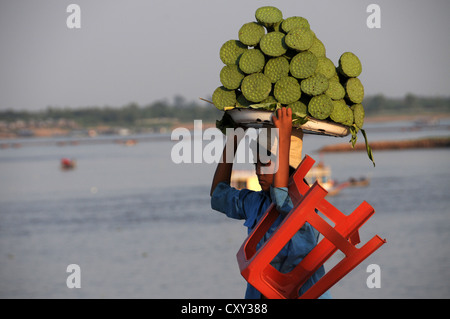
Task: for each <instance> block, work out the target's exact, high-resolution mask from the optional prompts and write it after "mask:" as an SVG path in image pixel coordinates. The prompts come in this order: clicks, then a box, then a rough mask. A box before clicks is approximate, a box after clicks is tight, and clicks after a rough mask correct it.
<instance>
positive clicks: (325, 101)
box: [308, 94, 333, 120]
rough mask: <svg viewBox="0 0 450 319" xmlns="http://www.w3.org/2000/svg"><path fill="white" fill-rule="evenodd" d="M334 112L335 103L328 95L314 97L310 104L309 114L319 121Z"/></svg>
mask: <svg viewBox="0 0 450 319" xmlns="http://www.w3.org/2000/svg"><path fill="white" fill-rule="evenodd" d="M331 112H333V103H332V102H331V99H330V97H329V96H328V95H326V94H321V95H317V96H313V97H312V98H311V100H310V101H309V104H308V113H309V114H310V115H311V116H312V117H314V118H316V119H318V120H324V119H326V118H327V117H328V116H330V114H331Z"/></svg>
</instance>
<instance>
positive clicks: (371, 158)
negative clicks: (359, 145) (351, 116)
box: [361, 129, 375, 167]
mask: <svg viewBox="0 0 450 319" xmlns="http://www.w3.org/2000/svg"><path fill="white" fill-rule="evenodd" d="M361 133H362V134H363V136H364V141H365V142H366V151H367V155H368V156H369V159H370V160H371V161H372V163H373V166H374V167H375V161H374V160H373V152H372V148H371V147H370V145H369V141H368V140H367V135H366V131H364V130H363V129H361Z"/></svg>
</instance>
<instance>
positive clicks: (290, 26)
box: [281, 17, 310, 33]
mask: <svg viewBox="0 0 450 319" xmlns="http://www.w3.org/2000/svg"><path fill="white" fill-rule="evenodd" d="M309 27H310V26H309V22H308V20H306V19H305V18H303V17H289V18H287V19H285V20H284V21H283V22H282V23H281V29H283V31H284V32H285V33H289V31H291V30H294V29H301V28H306V29H309Z"/></svg>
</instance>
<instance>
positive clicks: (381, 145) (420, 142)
mask: <svg viewBox="0 0 450 319" xmlns="http://www.w3.org/2000/svg"><path fill="white" fill-rule="evenodd" d="M369 145H370V147H371V148H372V150H374V151H375V150H404V149H414V148H444V147H450V137H429V138H418V139H413V140H400V141H375V142H369ZM352 151H366V145H365V144H364V143H357V144H355V147H354V148H352V146H351V145H350V143H339V144H334V145H327V146H324V147H322V148H320V149H319V150H318V152H319V153H332V152H352Z"/></svg>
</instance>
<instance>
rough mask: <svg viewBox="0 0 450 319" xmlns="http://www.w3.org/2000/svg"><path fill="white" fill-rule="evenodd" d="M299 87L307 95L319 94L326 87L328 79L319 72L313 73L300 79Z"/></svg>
mask: <svg viewBox="0 0 450 319" xmlns="http://www.w3.org/2000/svg"><path fill="white" fill-rule="evenodd" d="M300 87H301V89H302V92H304V93H306V94H308V95H320V94H322V93H324V92H325V91H326V90H327V89H328V79H327V78H326V77H325V75H323V74H321V73H315V74H313V75H311V76H310V77H309V78H306V79H304V80H302V81H301V84H300Z"/></svg>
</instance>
